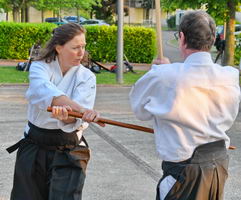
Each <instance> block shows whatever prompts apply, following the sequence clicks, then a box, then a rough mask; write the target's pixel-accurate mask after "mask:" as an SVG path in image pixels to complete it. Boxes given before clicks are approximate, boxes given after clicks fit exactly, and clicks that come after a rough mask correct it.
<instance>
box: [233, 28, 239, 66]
mask: <svg viewBox="0 0 241 200" xmlns="http://www.w3.org/2000/svg"><path fill="white" fill-rule="evenodd" d="M240 58H241V33H240V34H239V35H237V36H236V47H235V52H234V64H235V65H239V64H240V63H239V62H240Z"/></svg>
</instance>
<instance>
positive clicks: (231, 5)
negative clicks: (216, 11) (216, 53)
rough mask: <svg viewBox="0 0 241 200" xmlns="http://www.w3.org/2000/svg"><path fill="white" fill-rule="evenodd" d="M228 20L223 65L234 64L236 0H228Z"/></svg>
mask: <svg viewBox="0 0 241 200" xmlns="http://www.w3.org/2000/svg"><path fill="white" fill-rule="evenodd" d="M227 5H228V10H229V11H228V16H229V18H228V21H227V28H226V39H225V41H226V42H225V50H224V57H223V60H222V65H231V66H233V65H234V49H235V36H234V31H235V6H236V3H235V0H228V3H227Z"/></svg>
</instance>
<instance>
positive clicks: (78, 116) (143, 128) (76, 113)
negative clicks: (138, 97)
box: [47, 107, 236, 150]
mask: <svg viewBox="0 0 241 200" xmlns="http://www.w3.org/2000/svg"><path fill="white" fill-rule="evenodd" d="M47 111H48V112H52V108H51V107H48V108H47ZM68 115H69V116H71V117H76V118H82V117H83V113H79V112H74V111H68ZM98 122H101V123H105V124H110V125H114V126H120V127H124V128H129V129H134V130H138V131H144V132H147V133H154V130H153V129H152V128H147V127H144V126H138V125H135V124H128V123H123V122H118V121H114V120H110V119H105V118H99V120H98ZM229 149H231V150H234V149H236V147H235V146H229Z"/></svg>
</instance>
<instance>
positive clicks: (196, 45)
mask: <svg viewBox="0 0 241 200" xmlns="http://www.w3.org/2000/svg"><path fill="white" fill-rule="evenodd" d="M215 31H216V25H215V22H214V20H213V18H212V17H211V16H210V15H208V14H207V13H206V12H204V11H201V10H198V11H189V12H187V13H186V14H185V15H183V17H182V18H181V23H180V26H179V33H180V32H183V34H184V36H185V44H186V45H187V48H188V49H195V50H202V51H209V50H210V49H211V47H212V45H213V43H214V40H215Z"/></svg>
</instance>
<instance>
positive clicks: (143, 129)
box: [47, 107, 154, 133]
mask: <svg viewBox="0 0 241 200" xmlns="http://www.w3.org/2000/svg"><path fill="white" fill-rule="evenodd" d="M47 111H48V112H52V108H51V107H48V109H47ZM68 114H69V116H72V117H76V118H82V117H83V113H79V112H74V111H68ZM98 121H99V122H101V123H105V124H110V125H114V126H120V127H124V128H130V129H134V130H138V131H144V132H147V133H154V130H153V129H151V128H146V127H143V126H138V125H134V124H128V123H123V122H118V121H114V120H109V119H105V118H99V120H98Z"/></svg>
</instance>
